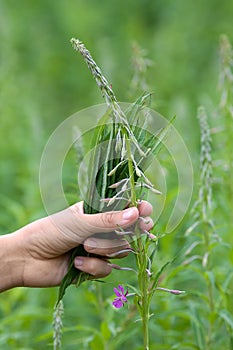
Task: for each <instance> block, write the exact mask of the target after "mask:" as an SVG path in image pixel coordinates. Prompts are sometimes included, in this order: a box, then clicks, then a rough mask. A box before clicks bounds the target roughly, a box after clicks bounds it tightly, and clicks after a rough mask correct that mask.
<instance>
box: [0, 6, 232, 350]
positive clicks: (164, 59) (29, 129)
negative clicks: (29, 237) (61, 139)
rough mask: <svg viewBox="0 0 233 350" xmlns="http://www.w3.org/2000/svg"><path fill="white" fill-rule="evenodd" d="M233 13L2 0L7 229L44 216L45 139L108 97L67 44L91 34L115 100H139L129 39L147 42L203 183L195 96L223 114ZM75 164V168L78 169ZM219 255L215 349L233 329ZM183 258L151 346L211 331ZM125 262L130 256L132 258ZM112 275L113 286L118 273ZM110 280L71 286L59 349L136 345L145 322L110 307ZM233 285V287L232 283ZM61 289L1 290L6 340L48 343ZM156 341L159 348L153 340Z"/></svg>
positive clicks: (172, 240) (9, 347) (225, 255)
mask: <svg viewBox="0 0 233 350" xmlns="http://www.w3.org/2000/svg"><path fill="white" fill-rule="evenodd" d="M232 15H233V2H231V1H229V0H222V1H221V2H219V1H217V0H206V1H202V0H197V1H195V2H194V1H184V0H183V1H182V0H177V1H172V0H167V1H162V0H155V1H149V0H128V1H127V2H126V1H122V0H118V1H106V0H102V1H94V0H86V1H81V0H76V1H75V0H71V1H69V2H68V1H65V0H58V1H46V0H40V1H38V0H21V1H16V0H1V1H0V39H1V40H0V82H1V92H0V158H1V163H0V233H1V234H5V233H8V232H11V231H14V230H16V229H17V228H19V227H20V226H22V225H25V224H26V223H28V222H30V221H31V220H34V219H36V218H39V217H42V216H43V215H45V214H46V213H45V210H44V208H43V205H42V202H41V198H40V191H39V183H38V170H39V163H40V157H41V153H42V150H43V147H44V146H45V144H46V142H47V139H48V137H49V135H50V134H51V132H52V131H53V130H54V128H55V127H56V126H57V125H58V124H59V123H60V122H62V121H63V120H64V119H65V118H66V117H68V116H69V115H71V114H72V113H74V112H76V111H78V110H80V109H82V108H84V107H88V106H90V105H94V104H97V103H102V98H101V95H100V93H99V91H98V89H97V87H96V85H95V83H94V82H93V79H92V77H91V75H90V73H89V72H88V70H87V68H86V66H85V63H84V62H83V61H82V58H80V57H78V56H77V54H75V53H74V52H73V50H72V48H71V45H70V42H69V40H70V38H71V37H78V38H80V39H81V40H83V41H84V42H85V44H86V46H87V47H88V48H89V49H90V50H91V52H92V54H93V56H94V58H95V59H96V61H97V62H98V63H99V65H100V66H101V67H102V68H103V71H104V72H105V74H106V76H107V78H108V79H109V81H111V82H112V84H113V88H114V91H115V93H116V95H117V97H118V99H119V100H120V101H127V102H128V101H129V102H131V101H132V100H134V99H135V97H137V96H135V93H136V92H135V91H134V93H132V91H129V86H130V81H131V79H132V76H133V69H132V63H131V62H132V60H131V58H132V57H131V56H132V49H131V45H132V42H134V41H136V42H138V43H139V45H140V46H141V47H142V48H144V49H146V51H147V54H148V57H149V58H150V59H151V60H152V61H153V65H152V66H151V67H150V68H149V72H148V75H147V81H148V85H149V86H150V90H151V91H153V92H154V95H153V99H152V100H153V101H152V107H153V108H156V109H157V110H158V111H159V112H160V113H161V114H163V115H165V116H167V117H168V118H170V117H171V116H173V115H174V114H176V115H177V120H176V127H177V128H178V130H179V131H180V133H181V134H182V137H183V138H184V140H185V141H186V142H187V146H188V148H189V151H190V154H191V157H192V161H193V164H194V168H195V180H196V183H197V182H198V176H199V173H198V171H196V169H197V168H198V164H199V129H198V122H197V119H196V110H197V107H198V105H199V104H204V105H205V106H206V108H207V109H208V111H209V115H214V112H216V107H217V106H218V104H219V100H220V97H219V92H218V90H217V85H218V75H219V69H220V63H219V52H218V47H219V37H220V35H221V34H222V33H225V34H227V35H228V37H229V39H230V40H231V42H232V41H233V33H232ZM210 124H211V126H214V127H219V126H220V128H221V120H219V119H218V118H217V117H216V116H215V118H214V117H213V118H212V119H211V120H210ZM222 139H224V135H220V137H216V136H214V141H215V145H214V152H215V153H214V154H216V157H219V156H220V157H223V156H224V152H222V153H221V144H222V143H221V142H222ZM217 160H219V159H217ZM71 169H72V168H71ZM73 169H74V172H75V165H74V166H73ZM218 176H221V173H218V174H217V176H216V182H215V185H214V196H215V199H216V202H215V204H214V209H215V216H216V220H217V222H216V225H217V230H218V232H219V234H220V235H222V237H223V239H224V241H225V242H228V243H230V245H231V246H232V234H231V229H230V228H232V225H229V226H228V225H227V222H226V221H225V220H226V219H227V218H228V217H229V216H228V214H227V212H228V211H229V210H230V209H229V208H228V204H227V203H228V202H227V201H226V198H225V197H224V195H223V192H222V191H221V179H220V181H219V178H218ZM71 178H75V175H74V177H73V175H71ZM171 196H172V195H171ZM218 208H219V210H217V209H218ZM189 224H192V218H191V217H190V216H188V215H187V218H186V220H184V222H183V223H182V224H181V225H180V227H179V228H178V230H177V232H176V234H173V235H170V236H168V237H165V238H164V239H163V240H162V243H161V249H160V251H159V254H158V258H157V261H158V264H159V265H160V264H162V263H164V262H165V261H166V260H169V259H171V258H173V257H174V255H175V254H176V253H177V252H178V251H179V250H182V248H183V245H184V244H187V242H186V241H185V239H184V237H183V233H184V231H185V229H186V228H187V227H188V226H189ZM127 259H128V258H127ZM212 259H213V262H214V263H213V271H214V273H215V278H218V281H219V282H218V283H217V282H216V284H217V289H218V290H220V292H221V293H222V294H223V296H224V298H223V299H224V308H223V310H222V313H221V315H220V316H219V317H221V318H222V319H224V320H225V321H226V324H227V326H224V325H223V324H222V323H219V329H218V331H219V330H220V332H221V337H218V338H217V333H216V334H215V337H216V339H215V341H216V344H217V345H216V347H215V348H211V350H213V349H214V350H215V349H216V350H225V349H233V340H232V339H231V340H230V337H229V335H230V334H233V322H232V316H231V315H232V312H233V304H232V301H231V302H230V298H229V295H227V293H225V292H224V287H223V286H222V284H223V283H224V278H225V276H226V271H229V269H230V267H231V269H232V264H233V260H232V248H231V249H230V250H229V249H226V248H223V247H222V246H220V247H218V248H217V249H216V251H215V252H214V254H213V257H212ZM128 260H129V259H128ZM181 261H182V258H178V259H177V261H176V263H175V266H173V267H170V271H169V273H168V275H167V283H170V284H169V287H173V286H175V287H176V288H180V289H188V290H189V291H190V293H187V295H186V296H182V297H181V298H180V299H179V300H178V299H177V298H176V297H175V296H169V295H168V296H167V295H162V294H161V296H158V297H157V298H156V300H155V302H154V305H153V312H154V314H155V315H156V316H155V318H154V321H153V322H151V333H152V334H153V336H152V347H151V349H152V350H153V349H159V350H162V349H178V348H179V349H181V348H182V350H186V349H203V350H206V349H204V347H203V346H204V345H203V339H202V338H203V337H204V336H205V334H203V331H201V328H203V329H204V330H205V322H204V321H203V320H204V319H205V315H206V313H207V314H208V310H207V311H206V310H205V308H207V304H208V303H207V304H205V303H204V298H201V297H200V296H198V293H204V290H205V283H204V282H205V281H204V280H203V276H200V274H199V272H198V271H197V270H195V269H194V271H193V274H192V275H190V271H183V272H182V274H181V275H179V269H180V266H179V263H180V262H181ZM215 261H216V263H215ZM127 263H130V261H129V262H128V261H127V260H126V262H125V264H126V265H127ZM218 265H219V266H218ZM169 276H170V277H169ZM228 276H229V275H228ZM114 278H116V280H119V281H120V280H121V279H122V280H123V281H124V279H125V278H126V277H124V276H123V277H122V273H121V274H119V273H115V272H114ZM130 278H131V277H129V279H130ZM107 281H110V282H111V281H112V279H111V277H109V278H108V279H107ZM110 282H109V284H106V288H105V289H104V291H98V288H99V287H98V286H95V285H91V284H90V285H87V286H86V287H81V288H80V289H79V290H75V288H73V289H70V291H69V293H67V297H66V299H65V310H66V311H65V313H66V317H65V320H64V325H65V330H66V331H65V333H64V339H63V343H64V349H67V350H72V349H77V348H79V349H80V348H82V349H93V350H95V349H105V350H107V349H118V348H121V349H128V348H129V347H131V348H132V349H138V350H139V349H141V348H140V345H139V344H140V341H141V338H140V335H139V334H140V331H139V329H140V328H139V327H140V325H139V323H134V321H133V320H135V310H134V309H133V307H132V308H131V309H130V312H129V313H127V310H120V312H115V311H114V310H113V309H112V308H111V306H110V305H109V304H110V299H109V297H112V288H113V285H112V284H111V283H110ZM213 283H214V284H215V282H213ZM228 283H229V284H228V285H230V286H231V287H232V288H233V286H232V281H230V280H229V281H228ZM221 286H222V289H221ZM226 289H227V287H226ZM56 293H57V290H56V289H46V290H39V289H34V290H29V289H15V290H12V291H8V292H6V293H4V294H2V295H1V297H0V298H1V302H0V317H1V320H0V347H1V348H2V349H4V350H14V349H20V350H29V349H30V350H31V349H40V348H41V347H43V346H44V347H46V348H51V347H52V326H51V325H52V310H53V306H54V302H55V300H56ZM103 293H104V294H103ZM195 293H196V294H195ZM198 305H199V306H198ZM202 305H203V308H202V307H201V306H202ZM105 307H106V310H105ZM197 310H199V313H198V312H197ZM200 310H202V311H201V312H200ZM202 316H203V317H202ZM215 316H216V315H215ZM217 316H218V315H217ZM131 319H132V321H131ZM200 320H201V321H200ZM210 323H211V322H210ZM124 330H125V332H124ZM204 332H205V331H204ZM220 338H221V339H220ZM230 341H231V344H230ZM153 342H154V345H153ZM156 343H157V344H160V345H158V347H156V345H155V344H156ZM180 344H181V346H182V347H180ZM193 344H196V345H193Z"/></svg>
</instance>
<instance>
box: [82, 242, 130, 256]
mask: <svg viewBox="0 0 233 350" xmlns="http://www.w3.org/2000/svg"><path fill="white" fill-rule="evenodd" d="M84 248H85V250H86V251H87V252H88V253H92V254H96V255H101V256H107V257H111V255H115V253H117V252H121V251H122V250H127V249H129V248H130V245H129V243H128V242H127V241H126V240H125V239H114V240H109V239H98V238H92V237H91V238H88V239H87V240H86V241H85V242H84ZM127 255H128V253H127V251H126V252H122V253H120V254H117V256H116V257H117V258H123V257H125V256H127Z"/></svg>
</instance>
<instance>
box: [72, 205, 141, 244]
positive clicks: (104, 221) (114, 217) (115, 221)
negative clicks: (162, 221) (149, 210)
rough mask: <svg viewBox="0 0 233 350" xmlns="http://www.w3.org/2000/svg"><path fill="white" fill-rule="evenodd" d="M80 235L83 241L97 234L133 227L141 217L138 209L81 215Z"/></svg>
mask: <svg viewBox="0 0 233 350" xmlns="http://www.w3.org/2000/svg"><path fill="white" fill-rule="evenodd" d="M78 216H79V220H78V221H79V234H80V236H81V237H82V238H83V239H86V238H87V237H89V236H92V235H93V234H95V233H105V232H111V231H114V230H116V229H117V228H118V227H119V226H120V227H123V228H125V227H127V226H130V225H132V224H133V223H134V222H135V221H136V220H137V219H138V216H139V212H138V209H137V208H136V207H131V208H128V209H125V210H121V211H110V212H105V213H99V214H79V215H78Z"/></svg>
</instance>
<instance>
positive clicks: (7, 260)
mask: <svg viewBox="0 0 233 350" xmlns="http://www.w3.org/2000/svg"><path fill="white" fill-rule="evenodd" d="M0 261H1V264H0V292H3V291H5V290H7V289H11V288H13V287H17V286H22V285H23V282H22V281H23V268H24V258H23V256H21V249H20V237H19V234H18V232H16V233H11V234H7V235H3V236H0Z"/></svg>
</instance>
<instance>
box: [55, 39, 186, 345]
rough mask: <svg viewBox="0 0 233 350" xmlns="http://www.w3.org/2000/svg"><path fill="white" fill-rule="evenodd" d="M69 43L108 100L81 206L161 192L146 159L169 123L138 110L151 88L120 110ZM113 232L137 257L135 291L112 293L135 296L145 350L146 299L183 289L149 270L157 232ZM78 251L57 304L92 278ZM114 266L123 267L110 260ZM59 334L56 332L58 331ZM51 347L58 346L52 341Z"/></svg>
mask: <svg viewBox="0 0 233 350" xmlns="http://www.w3.org/2000/svg"><path fill="white" fill-rule="evenodd" d="M71 43H72V45H73V47H74V49H75V50H76V51H78V52H79V53H80V54H81V55H82V56H83V58H84V60H85V62H86V63H87V65H88V68H89V69H90V71H91V73H92V75H93V77H94V79H95V81H96V83H97V85H98V87H99V88H100V90H101V92H102V95H103V98H104V99H105V102H106V112H105V114H104V115H103V116H102V117H101V119H100V120H99V122H98V124H97V126H96V127H95V128H94V130H93V131H92V141H91V145H90V148H89V150H92V153H91V159H90V162H89V169H88V174H89V179H88V184H89V185H88V189H87V193H86V196H85V198H83V200H84V212H85V213H88V214H93V213H98V212H103V211H112V210H119V209H123V208H125V207H126V206H136V207H137V205H138V203H139V201H140V198H141V197H142V195H143V193H144V192H145V191H147V190H150V191H152V192H153V193H155V194H160V192H159V191H158V190H157V189H155V188H154V186H153V184H152V183H151V182H150V180H149V179H148V178H147V177H146V175H145V169H146V168H147V167H148V165H149V164H150V162H151V157H153V156H155V155H156V154H157V153H158V151H159V149H160V148H161V145H162V143H163V140H164V138H165V136H166V135H167V131H168V129H169V127H170V123H168V125H167V126H166V127H165V128H163V129H162V130H160V131H159V132H158V133H157V134H156V135H153V134H151V133H150V132H148V131H147V130H146V124H147V115H146V114H144V116H143V118H142V113H140V112H141V110H142V109H143V107H144V106H145V104H146V101H147V99H148V98H149V97H150V94H149V93H148V94H144V95H142V96H141V97H140V98H139V99H138V100H137V101H136V102H135V103H134V104H132V105H131V107H129V108H128V109H127V110H126V112H123V110H122V109H121V107H120V105H119V103H118V102H117V99H116V97H115V94H114V92H113V90H112V87H111V85H110V84H109V83H108V82H107V80H106V79H105V77H104V76H103V74H102V72H101V70H100V68H99V67H98V66H97V64H96V63H95V61H94V60H93V58H92V56H91V54H90V52H89V51H88V50H87V49H86V47H85V46H84V44H83V43H82V42H81V41H79V40H77V39H71ZM139 220H142V218H139ZM115 233H116V234H117V235H119V236H124V237H126V238H128V239H129V240H130V244H131V248H130V249H129V251H131V252H133V253H134V254H133V255H134V256H135V257H136V265H137V281H138V285H137V287H132V288H133V293H131V294H128V291H125V290H124V287H123V286H122V285H119V286H118V288H115V289H114V291H115V293H116V299H115V300H114V302H113V306H115V307H116V308H119V307H121V306H123V305H124V303H125V302H127V297H129V296H130V295H131V296H132V295H133V296H134V300H135V301H136V304H137V306H138V309H139V312H140V316H141V321H142V329H143V339H144V349H145V350H148V349H149V332H148V323H149V318H150V302H151V298H152V297H153V295H154V293H155V291H156V290H157V289H160V290H164V291H167V292H170V293H173V294H180V293H183V292H182V291H177V290H169V289H166V288H158V287H157V285H158V281H159V277H160V275H161V273H162V271H163V270H164V268H165V267H166V265H167V264H168V263H167V264H165V265H164V266H163V267H162V268H161V270H160V271H158V272H157V273H156V274H154V273H153V272H152V271H151V268H152V261H153V257H154V255H155V251H156V249H157V242H158V240H157V237H156V236H154V235H152V234H151V233H149V232H146V231H145V232H141V230H140V228H139V223H136V224H135V227H134V228H133V230H132V231H131V230H130V231H124V230H123V229H122V228H121V227H119V228H118V230H116V231H115ZM76 255H79V256H80V255H87V253H86V252H85V250H84V248H83V246H82V245H80V246H78V247H77V248H75V249H73V251H72V252H71V258H70V264H69V268H68V272H67V274H66V276H65V277H64V279H63V281H62V283H61V286H60V289H59V294H58V300H57V304H56V308H59V305H60V303H61V301H62V298H63V296H64V294H65V291H66V288H67V287H68V286H69V285H70V284H71V283H73V281H75V282H76V286H79V285H80V284H81V283H82V282H83V281H85V280H88V279H91V278H92V276H90V275H88V274H86V273H84V272H81V271H78V270H77V269H75V268H74V265H73V260H74V257H75V256H76ZM112 266H113V267H115V268H117V269H124V268H121V267H119V266H117V265H114V264H112ZM56 314H57V313H56ZM57 334H59V332H58V331H57ZM55 338H56V336H55V337H54V339H55ZM54 344H55V342H54ZM54 348H55V349H56V347H55V346H54Z"/></svg>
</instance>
